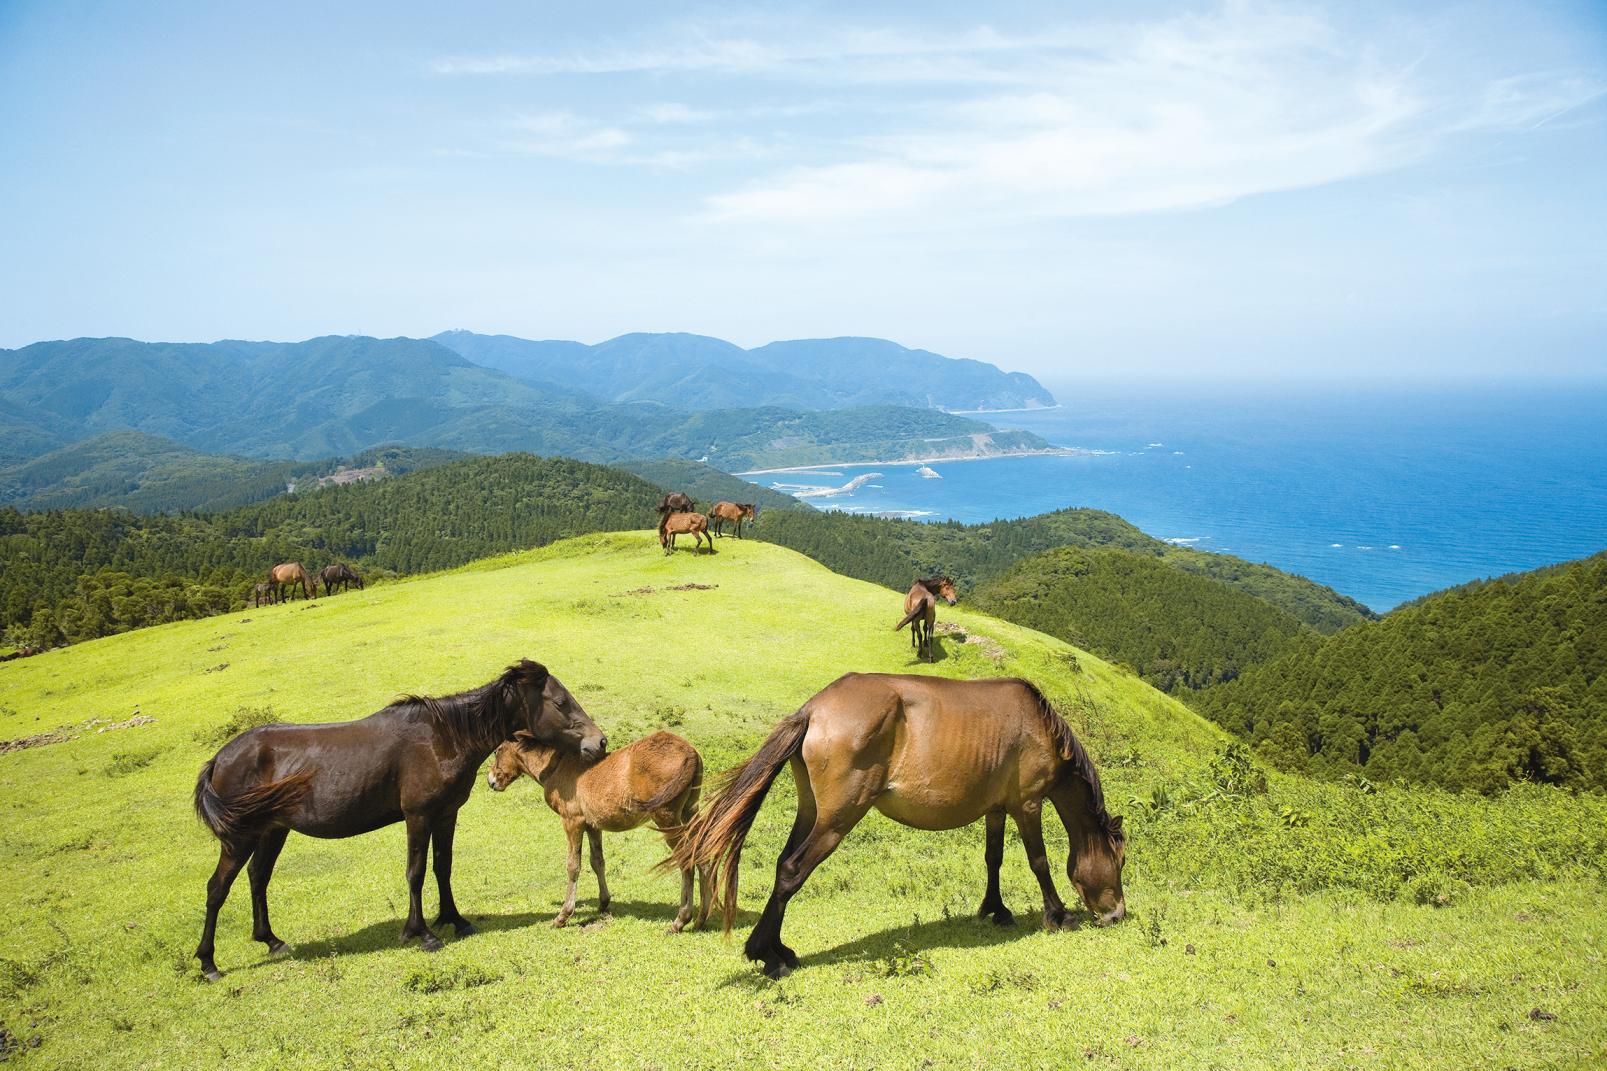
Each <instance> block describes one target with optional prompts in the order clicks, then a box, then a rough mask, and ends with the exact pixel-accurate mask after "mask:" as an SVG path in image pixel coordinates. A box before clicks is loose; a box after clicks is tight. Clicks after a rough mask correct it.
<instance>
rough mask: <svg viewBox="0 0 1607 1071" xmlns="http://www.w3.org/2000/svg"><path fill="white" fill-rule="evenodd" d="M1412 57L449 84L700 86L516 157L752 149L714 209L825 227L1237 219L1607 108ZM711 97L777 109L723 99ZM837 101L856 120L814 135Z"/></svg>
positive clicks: (1094, 31)
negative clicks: (1255, 208) (1240, 208)
mask: <svg viewBox="0 0 1607 1071" xmlns="http://www.w3.org/2000/svg"><path fill="white" fill-rule="evenodd" d="M1394 31H1395V34H1394V37H1395V38H1397V39H1398V38H1400V37H1401V34H1400V28H1399V27H1398V26H1397V27H1394ZM1392 43H1393V42H1392V41H1391V40H1390V39H1388V38H1383V39H1381V38H1379V37H1369V36H1367V35H1366V34H1365V33H1362V32H1358V30H1357V29H1356V28H1355V27H1354V26H1350V25H1345V26H1341V25H1337V24H1336V23H1335V22H1334V21H1333V20H1332V19H1330V18H1329V17H1327V16H1326V15H1325V14H1324V13H1323V12H1322V11H1321V10H1320V9H1316V8H1309V7H1285V6H1273V5H1265V4H1258V3H1251V2H1237V0H1235V2H1230V3H1227V4H1226V5H1224V6H1223V7H1221V8H1219V9H1216V10H1214V11H1210V12H1206V13H1192V14H1186V15H1182V16H1176V17H1171V18H1166V19H1158V20H1153V21H1138V22H1105V23H1099V24H1089V25H1084V26H1065V25H1060V26H1050V27H1042V28H1039V29H1037V30H1035V31H1033V32H1019V31H1011V32H1005V31H1003V30H999V29H995V28H993V27H989V26H975V27H967V28H959V29H950V30H948V31H946V32H937V31H934V30H931V29H930V28H923V29H922V30H920V31H909V30H902V29H899V28H889V27H870V28H866V27H852V26H849V27H843V26H840V25H830V26H827V25H823V24H809V23H797V22H788V23H786V24H785V25H775V26H770V27H767V28H763V29H762V32H760V31H759V30H755V29H754V27H753V26H752V25H748V26H746V27H745V28H744V30H743V32H721V31H719V30H711V29H708V28H706V27H699V26H682V27H680V28H679V29H674V28H672V29H668V30H665V29H662V28H661V29H660V30H659V31H657V32H655V35H654V38H653V42H652V43H651V44H649V45H641V46H630V45H623V46H615V47H611V48H607V49H591V50H577V51H573V52H567V53H555V54H511V53H510V54H501V55H490V56H479V57H476V56H456V57H449V58H444V59H441V60H439V61H437V62H436V63H435V64H434V69H435V71H437V72H438V73H439V74H442V75H453V76H470V75H524V76H551V75H581V76H585V75H620V74H632V73H636V74H645V75H650V76H652V80H651V82H650V83H649V84H651V85H652V86H653V88H654V89H655V90H656V91H657V92H659V93H662V91H663V89H664V88H665V87H666V86H669V87H676V86H680V85H683V84H684V85H685V87H686V88H688V89H691V90H693V92H692V93H691V97H690V102H689V101H688V100H677V99H662V98H660V99H651V100H649V101H647V102H644V103H637V104H633V105H632V104H626V105H620V104H619V103H618V101H617V100H615V101H613V102H612V103H611V105H609V107H612V109H613V114H612V115H610V116H609V117H607V118H602V119H584V118H581V117H579V116H576V115H573V114H571V113H557V114H555V115H550V116H547V117H545V118H544V119H542V120H541V121H540V122H537V123H534V124H527V129H526V130H524V131H522V132H521V133H520V134H519V135H518V136H516V137H513V138H510V139H508V140H507V141H506V142H505V143H504V147H505V148H511V149H513V150H514V151H520V152H538V153H542V154H546V155H552V156H558V157H569V158H573V159H578V160H588V161H592V162H606V163H614V164H619V165H649V166H671V167H693V166H696V165H698V164H700V163H707V162H710V161H714V160H721V161H729V160H732V159H736V158H738V157H740V156H741V155H742V154H743V153H748V154H750V155H749V156H748V157H747V159H746V160H744V163H745V164H746V165H747V167H746V168H745V170H746V176H745V177H743V178H736V179H728V180H726V181H727V182H728V183H729V185H728V186H727V187H726V188H723V189H709V190H706V191H705V192H704V194H703V196H702V212H701V214H702V216H703V217H704V218H705V219H709V220H716V221H726V222H757V223H786V222H794V223H804V224H808V223H815V222H822V221H854V222H860V223H862V222H863V221H866V220H871V219H888V218H890V217H895V216H906V217H911V218H916V217H925V218H929V219H933V218H947V219H956V218H973V219H976V220H978V221H981V220H998V219H1000V218H1012V217H1013V218H1028V219H1031V218H1046V217H1073V216H1105V215H1122V214H1132V213H1142V212H1155V211H1170V210H1178V209H1189V208H1197V207H1202V206H1210V205H1218V204H1224V203H1229V202H1233V201H1236V200H1239V199H1242V198H1244V197H1248V196H1253V195H1256V194H1261V193H1268V192H1275V191H1283V190H1294V189H1302V188H1309V187H1315V186H1321V185H1325V184H1329V183H1335V182H1340V181H1343V180H1346V179H1350V178H1354V177H1357V176H1362V175H1369V174H1377V173H1380V172H1383V171H1387V170H1391V169H1395V168H1400V167H1403V166H1406V165H1409V164H1411V163H1412V162H1414V161H1417V160H1419V159H1422V158H1424V157H1425V156H1427V155H1429V154H1431V153H1433V152H1434V151H1436V149H1437V148H1438V147H1440V146H1441V145H1443V144H1444V143H1445V142H1446V141H1447V140H1448V139H1451V138H1454V137H1456V136H1458V135H1462V134H1467V133H1470V132H1478V131H1509V130H1512V131H1516V130H1524V129H1530V128H1533V127H1536V126H1539V125H1542V124H1545V123H1548V122H1551V121H1554V120H1556V119H1557V118H1559V117H1561V116H1564V115H1567V114H1569V113H1570V112H1571V111H1573V110H1575V109H1577V108H1579V107H1580V106H1581V105H1582V104H1584V103H1587V102H1589V101H1590V100H1592V99H1594V98H1595V97H1597V96H1599V95H1600V94H1601V93H1602V92H1603V86H1602V80H1601V78H1599V77H1596V76H1594V75H1592V74H1591V73H1590V72H1585V73H1581V72H1577V71H1540V72H1531V73H1524V74H1521V75H1512V74H1510V73H1503V74H1502V75H1501V76H1499V77H1496V76H1488V77H1486V78H1485V79H1484V80H1483V81H1480V80H1479V79H1478V75H1477V74H1476V73H1474V74H1471V75H1468V76H1463V77H1459V78H1456V79H1451V80H1447V79H1446V78H1445V77H1444V75H1443V72H1441V73H1440V74H1439V75H1438V76H1434V77H1431V76H1429V75H1428V74H1426V73H1425V71H1424V69H1423V65H1422V64H1421V62H1420V61H1421V58H1422V57H1421V56H1420V55H1418V54H1416V53H1413V54H1410V55H1405V56H1400V55H1391V54H1390V53H1391V48H1390V46H1391V45H1392ZM715 79H718V80H717V81H716V80H715ZM632 84H635V83H632ZM711 84H715V85H721V86H725V87H728V90H729V91H727V92H723V93H722V94H721V96H722V98H724V99H730V98H732V97H736V96H738V95H739V94H741V93H743V92H748V91H755V92H754V93H753V95H754V96H755V97H756V98H757V100H758V102H756V103H753V104H748V105H740V106H730V105H727V104H724V103H716V104H710V103H709V102H708V98H709V91H708V87H709V86H710V85H711ZM825 85H830V86H832V87H833V90H832V91H829V92H832V93H835V99H834V102H833V103H832V105H831V106H830V107H831V108H832V109H833V110H835V111H839V112H840V113H841V114H840V115H838V116H835V117H834V120H840V121H834V122H832V123H829V124H827V123H821V122H814V123H811V122H810V121H809V117H810V116H811V115H813V114H814V113H815V112H818V111H820V110H822V105H821V101H820V98H821V96H822V93H823V90H822V86H825ZM759 90H762V92H757V91H759ZM699 91H701V92H699Z"/></svg>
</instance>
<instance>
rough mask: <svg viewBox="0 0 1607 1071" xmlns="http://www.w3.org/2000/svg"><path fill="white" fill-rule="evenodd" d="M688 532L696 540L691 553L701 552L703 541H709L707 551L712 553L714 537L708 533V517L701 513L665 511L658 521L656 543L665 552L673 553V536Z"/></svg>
mask: <svg viewBox="0 0 1607 1071" xmlns="http://www.w3.org/2000/svg"><path fill="white" fill-rule="evenodd" d="M688 532H690V533H691V534H692V537H693V538H694V539H696V540H697V542H696V544H695V545H694V546H693V547H692V553H693V554H701V553H702V548H703V541H704V540H705V539H707V540H708V541H709V553H710V554H713V553H714V537H713V536H711V535H709V519H708V518H707V517H705V516H703V514H701V513H666V514H664V516H663V517H661V518H659V522H658V545H659V546H661V547H663V548H664V553H665V554H674V553H675V537H676V536H678V535H686V534H687V533H688Z"/></svg>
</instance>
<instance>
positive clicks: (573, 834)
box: [552, 822, 585, 926]
mask: <svg viewBox="0 0 1607 1071" xmlns="http://www.w3.org/2000/svg"><path fill="white" fill-rule="evenodd" d="M584 828H585V826H584V825H582V824H581V823H580V822H565V823H564V834H565V835H566V836H568V838H569V858H568V860H567V866H568V870H569V888H568V889H567V890H566V891H565V892H564V906H563V907H561V908H559V909H558V917H557V918H555V919H553V920H552V924H553V925H554V926H565V925H568V923H569V916H570V915H573V914H574V913H575V882H576V881H577V880H578V879H579V878H580V834H581V830H583V829H584Z"/></svg>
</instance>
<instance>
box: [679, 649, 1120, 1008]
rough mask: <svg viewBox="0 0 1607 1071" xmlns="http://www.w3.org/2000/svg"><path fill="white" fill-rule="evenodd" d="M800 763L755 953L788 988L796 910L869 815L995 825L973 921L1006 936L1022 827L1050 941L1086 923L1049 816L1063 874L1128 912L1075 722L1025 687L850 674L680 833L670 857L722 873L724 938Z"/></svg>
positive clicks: (1098, 913)
mask: <svg viewBox="0 0 1607 1071" xmlns="http://www.w3.org/2000/svg"><path fill="white" fill-rule="evenodd" d="M789 763H790V764H791V766H792V776H793V780H794V781H795V782H796V783H797V786H798V815H797V818H796V819H795V820H794V822H793V825H792V835H791V836H789V837H788V838H787V845H786V847H785V848H783V849H782V851H781V855H780V857H779V858H778V859H777V860H776V880H775V885H774V888H773V890H772V892H771V894H770V901H769V903H767V904H765V908H764V913H763V914H762V915H760V916H759V921H758V923H757V924H756V925H755V926H754V928H753V932H752V933H751V934H749V935H748V941H747V945H746V947H745V949H744V951H745V952H746V954H747V957H748V958H749V959H751V960H756V961H758V962H759V963H762V964H764V973H765V974H767V975H769V976H770V977H772V978H779V977H781V976H782V975H785V974H788V973H790V972H791V971H792V970H793V969H794V968H795V967H797V966H798V957H797V956H796V955H795V954H794V953H793V951H792V949H790V948H788V947H787V946H786V945H784V944H782V942H781V923H782V918H783V916H784V915H785V914H786V910H787V902H788V901H789V900H791V899H792V897H793V896H794V895H795V894H796V893H797V892H798V890H799V889H800V888H802V887H803V883H804V882H805V881H806V880H808V878H809V875H810V873H812V872H813V871H814V869H815V867H817V866H819V865H820V863H821V861H822V860H824V859H825V858H826V857H827V856H828V855H830V854H831V853H832V851H833V849H835V848H836V847H837V845H838V843H840V842H841V841H842V839H843V837H844V836H846V835H847V833H848V831H849V830H851V829H853V828H854V825H855V824H856V823H857V822H858V821H859V820H860V819H861V818H863V817H865V814H866V813H867V812H868V811H869V810H870V809H871V808H872V807H874V808H876V809H877V810H878V811H881V812H882V813H883V814H885V815H886V816H887V817H889V818H891V819H893V820H894V821H895V822H901V823H903V824H904V825H907V826H913V827H914V828H916V829H956V828H958V827H960V826H965V825H969V824H971V823H972V822H975V821H976V820H977V819H978V818H985V819H986V821H987V846H986V849H985V850H984V853H983V858H984V860H985V861H986V864H987V871H988V881H987V890H986V892H985V893H984V895H983V897H982V907H981V909H980V911H979V912H978V914H980V915H983V916H986V917H991V918H992V919H993V921H994V922H995V923H998V924H999V925H1008V924H1009V923H1011V922H1013V921H1014V916H1013V915H1012V914H1011V913H1010V911H1009V909H1008V908H1006V907H1005V906H1004V901H1003V900H1002V899H1001V898H1000V896H999V863H1000V861H1001V860H1002V859H1003V857H1004V820H1005V817H1006V816H1009V817H1010V818H1012V819H1014V820H1015V823H1016V830H1017V831H1018V832H1019V833H1020V834H1021V843H1022V846H1023V847H1025V848H1026V850H1027V863H1028V865H1029V866H1031V868H1032V873H1033V876H1034V877H1036V878H1037V879H1038V886H1039V888H1040V889H1041V890H1042V891H1043V922H1044V926H1045V928H1047V929H1050V930H1057V929H1061V928H1066V927H1072V926H1075V919H1074V917H1073V915H1072V913H1071V912H1070V911H1068V910H1067V909H1066V906H1065V904H1064V903H1062V902H1061V899H1060V894H1059V893H1058V892H1057V891H1056V890H1055V883H1054V878H1053V877H1052V876H1051V875H1050V872H1049V861H1048V857H1047V856H1046V854H1045V851H1044V844H1043V826H1042V815H1041V811H1042V807H1043V801H1044V800H1045V799H1047V800H1049V802H1050V803H1051V804H1053V805H1054V808H1055V810H1056V811H1057V812H1058V813H1059V814H1060V820H1061V821H1062V822H1064V823H1065V825H1066V833H1067V836H1068V838H1069V840H1070V847H1071V853H1070V857H1069V858H1068V859H1067V861H1066V875H1067V876H1068V877H1069V878H1070V879H1071V883H1072V884H1073V885H1074V886H1076V888H1077V891H1078V893H1079V894H1080V895H1081V896H1082V899H1083V903H1085V904H1086V905H1087V906H1088V909H1089V910H1090V911H1092V912H1093V913H1094V916H1095V919H1096V920H1097V922H1098V923H1099V924H1100V925H1109V924H1111V923H1113V922H1118V921H1120V920H1121V918H1122V917H1123V916H1124V915H1125V914H1126V912H1127V906H1126V900H1125V898H1124V897H1123V894H1122V865H1123V863H1124V862H1125V861H1126V851H1127V842H1126V838H1125V837H1124V835H1123V833H1122V820H1121V818H1120V817H1112V816H1111V815H1110V813H1109V812H1108V811H1106V810H1105V793H1104V790H1103V789H1102V788H1101V787H1100V783H1099V774H1098V772H1097V771H1096V770H1095V769H1094V764H1093V762H1092V761H1091V760H1090V759H1089V757H1088V753H1087V752H1086V751H1084V750H1083V747H1082V744H1081V743H1079V742H1078V740H1077V738H1076V736H1075V735H1074V734H1073V733H1072V731H1071V727H1070V726H1068V725H1067V724H1066V722H1065V719H1063V718H1061V716H1060V715H1059V714H1057V713H1055V711H1054V710H1053V709H1052V708H1051V707H1050V706H1049V703H1048V701H1047V700H1046V699H1045V698H1044V697H1043V693H1041V692H1039V691H1038V689H1037V688H1035V687H1033V686H1032V685H1031V684H1029V683H1027V682H1026V681H1023V680H1017V679H1014V678H1005V679H997V680H980V681H955V680H945V679H942V678H938V677H921V676H895V675H891V674H882V673H850V674H849V675H848V676H846V677H841V678H839V679H838V680H837V681H835V682H834V683H832V684H830V685H829V686H827V687H826V689H825V690H824V691H822V692H820V693H818V694H817V695H815V696H814V698H812V699H810V700H809V701H808V702H807V703H805V704H804V705H803V708H802V709H801V710H799V711H798V712H797V713H796V714H793V715H792V716H791V717H788V718H787V719H786V720H784V721H782V722H781V724H780V725H778V726H776V728H775V730H774V731H773V732H771V734H770V737H769V739H767V740H766V741H765V742H764V744H763V745H761V746H760V748H759V750H758V751H757V752H755V753H754V755H753V757H752V758H750V759H749V760H748V761H747V762H745V763H743V764H742V765H741V766H738V767H737V768H736V769H734V770H731V771H729V772H728V773H726V774H725V775H724V777H723V778H722V781H723V787H722V789H721V791H720V793H719V795H717V796H716V797H715V798H714V800H713V802H712V803H710V804H709V806H708V807H706V808H705V809H704V810H703V812H702V813H701V814H699V815H698V817H697V818H695V819H693V821H692V824H691V825H690V826H689V827H688V828H687V830H686V832H685V834H684V835H683V837H682V840H681V844H680V846H679V847H678V848H676V850H675V854H674V855H673V856H672V858H671V860H667V861H666V862H673V863H674V865H676V866H679V867H681V868H683V869H684V868H686V867H690V866H699V867H701V866H711V867H712V868H713V880H714V881H715V882H716V883H719V882H720V881H721V879H722V878H723V881H724V889H723V896H722V901H723V902H722V904H721V907H722V909H723V913H724V916H725V928H726V930H727V931H729V930H730V928H731V922H732V919H733V917H734V916H735V914H736V896H737V868H738V865H739V864H740V862H741V859H742V845H743V842H744V841H745V840H746V838H747V835H748V830H749V829H750V828H751V827H752V825H753V820H754V818H755V817H756V816H757V815H758V813H759V806H760V804H762V803H763V802H764V797H765V793H766V792H768V791H769V790H770V784H771V782H772V781H774V780H775V778H776V775H777V774H779V773H780V772H781V767H782V766H784V765H787V764H789Z"/></svg>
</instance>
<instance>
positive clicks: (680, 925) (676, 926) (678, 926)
mask: <svg viewBox="0 0 1607 1071" xmlns="http://www.w3.org/2000/svg"><path fill="white" fill-rule="evenodd" d="M684 929H686V923H684V922H682V921H681V920H680V919H676V920H675V921H674V922H672V923H670V928H669V930H668V931H667V932H669V933H680V932H681V931H682V930H684Z"/></svg>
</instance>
